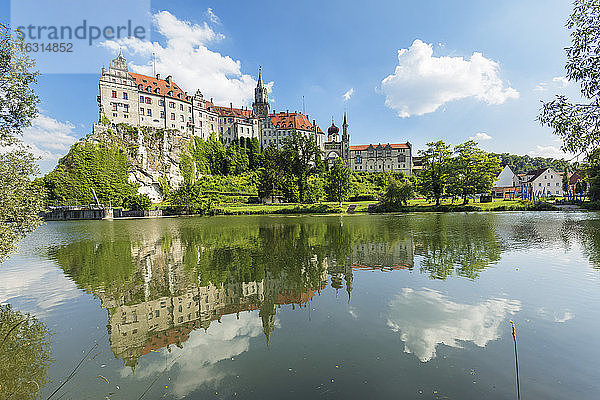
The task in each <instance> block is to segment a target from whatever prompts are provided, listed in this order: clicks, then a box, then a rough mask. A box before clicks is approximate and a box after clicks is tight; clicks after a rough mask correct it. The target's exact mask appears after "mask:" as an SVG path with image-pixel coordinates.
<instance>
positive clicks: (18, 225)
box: [0, 23, 43, 262]
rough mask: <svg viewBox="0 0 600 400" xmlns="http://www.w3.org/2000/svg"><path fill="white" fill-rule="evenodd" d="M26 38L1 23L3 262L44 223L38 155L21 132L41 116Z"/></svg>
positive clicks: (0, 214) (0, 233) (0, 220)
mask: <svg viewBox="0 0 600 400" xmlns="http://www.w3.org/2000/svg"><path fill="white" fill-rule="evenodd" d="M22 44H23V40H22V38H21V37H19V36H15V35H14V34H13V33H12V32H11V30H10V28H8V27H7V26H6V25H4V24H1V23H0V147H5V149H4V150H8V151H5V152H4V153H3V154H2V155H0V262H1V261H2V260H4V259H5V258H6V256H7V255H8V254H9V253H10V252H12V251H14V250H15V248H16V243H17V241H18V240H19V239H21V238H23V237H25V235H27V234H28V233H30V232H32V231H33V230H34V229H35V228H37V227H38V226H39V224H40V223H41V220H40V218H38V216H37V214H38V213H39V212H40V211H41V210H42V207H43V204H42V201H41V199H42V192H41V190H39V188H38V187H37V186H36V185H35V184H34V183H33V182H32V181H31V178H32V177H33V176H34V175H36V174H37V173H38V169H37V165H36V163H35V158H34V157H33V156H32V155H31V153H30V152H29V151H28V149H26V147H25V146H24V145H23V143H22V142H21V141H20V140H19V139H18V137H19V136H20V135H21V134H22V133H23V128H25V127H27V126H29V125H31V120H32V119H33V118H34V117H35V116H36V115H37V103H38V98H37V96H36V95H35V92H34V90H33V86H34V84H35V83H36V81H37V76H38V72H36V71H33V70H32V68H33V67H34V62H33V60H32V59H31V58H29V57H28V56H27V54H26V53H25V52H23V50H22V49H23V48H22Z"/></svg>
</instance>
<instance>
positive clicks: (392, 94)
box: [381, 39, 519, 118]
mask: <svg viewBox="0 0 600 400" xmlns="http://www.w3.org/2000/svg"><path fill="white" fill-rule="evenodd" d="M499 72H500V66H499V64H498V63H497V62H496V61H493V60H490V59H488V58H485V57H484V56H483V55H482V54H481V53H479V52H474V53H473V54H472V55H471V57H470V58H469V59H468V60H465V59H464V58H462V57H449V56H444V57H434V56H433V48H432V45H431V44H427V43H424V42H422V41H421V40H418V39H417V40H415V41H414V42H413V44H412V45H411V46H410V48H408V49H400V50H398V65H397V66H396V70H395V71H394V73H393V74H391V75H389V76H387V77H386V78H385V79H384V80H383V81H382V82H381V91H382V92H383V94H384V95H385V104H386V106H388V107H389V108H391V109H393V110H395V111H396V112H397V113H398V115H399V116H400V117H402V118H406V117H410V116H412V115H423V114H427V113H432V112H434V111H436V110H437V109H438V108H439V107H441V106H442V105H444V104H446V103H448V102H451V101H454V100H460V99H465V98H468V97H473V98H475V99H477V100H480V101H484V102H486V103H487V104H502V103H504V102H505V101H506V100H508V99H514V98H518V97H519V92H517V91H516V90H515V89H513V88H512V87H505V84H504V82H503V81H502V80H501V79H500V76H499Z"/></svg>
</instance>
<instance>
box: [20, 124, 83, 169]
mask: <svg viewBox="0 0 600 400" xmlns="http://www.w3.org/2000/svg"><path fill="white" fill-rule="evenodd" d="M21 139H22V140H23V142H24V143H25V144H27V145H28V146H29V147H30V148H31V152H32V153H33V154H34V155H35V156H37V157H40V158H41V159H42V160H43V161H56V160H58V159H59V158H60V157H62V156H64V155H65V154H66V153H67V152H68V151H69V148H70V147H71V145H72V144H73V143H75V142H76V141H77V137H76V136H75V125H73V124H72V123H70V122H69V121H66V122H61V121H57V120H56V119H54V118H51V117H48V116H46V115H42V114H40V115H38V116H37V117H36V118H35V119H34V120H33V121H32V123H31V126H29V127H27V128H25V129H24V130H23V137H22V138H21Z"/></svg>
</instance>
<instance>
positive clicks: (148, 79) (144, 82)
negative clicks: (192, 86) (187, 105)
mask: <svg viewBox="0 0 600 400" xmlns="http://www.w3.org/2000/svg"><path fill="white" fill-rule="evenodd" d="M129 75H131V77H132V78H133V79H134V80H135V83H136V85H137V86H138V89H139V88H141V89H140V91H141V92H144V93H152V94H158V95H161V96H166V97H171V98H173V99H177V100H183V101H187V102H191V101H192V97H191V96H188V95H186V94H185V92H184V91H183V90H181V88H180V87H179V86H177V84H176V83H175V82H173V81H171V84H169V83H168V82H167V81H166V80H164V79H157V78H155V77H152V76H146V75H141V74H136V73H135V72H130V73H129ZM140 85H141V86H140ZM157 89H159V90H160V91H159V92H157Z"/></svg>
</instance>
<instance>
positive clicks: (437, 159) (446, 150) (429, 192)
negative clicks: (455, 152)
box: [419, 140, 452, 205]
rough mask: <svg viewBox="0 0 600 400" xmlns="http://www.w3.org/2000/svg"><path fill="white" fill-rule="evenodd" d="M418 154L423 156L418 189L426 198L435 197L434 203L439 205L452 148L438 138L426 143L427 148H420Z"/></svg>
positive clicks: (446, 178)
mask: <svg viewBox="0 0 600 400" xmlns="http://www.w3.org/2000/svg"><path fill="white" fill-rule="evenodd" d="M419 154H420V155H421V156H422V157H423V171H422V172H421V174H420V189H419V190H420V192H421V194H423V195H425V196H427V197H428V198H433V199H435V204H436V205H439V204H440V199H441V198H442V196H443V195H444V193H445V191H446V187H447V186H448V179H449V173H450V159H451V155H452V150H451V149H450V146H449V145H447V144H446V143H444V142H443V141H442V140H440V141H437V142H430V143H427V149H426V150H420V151H419Z"/></svg>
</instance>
